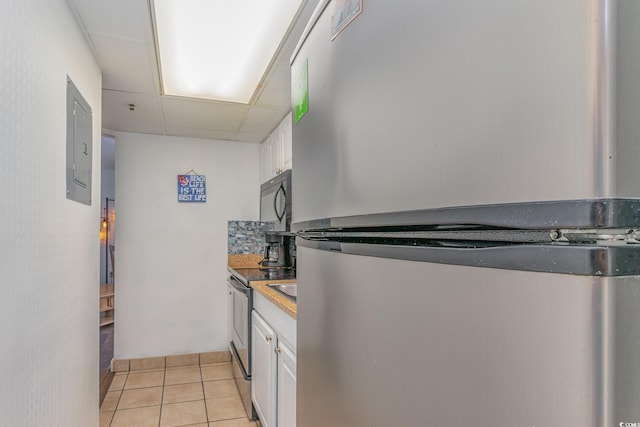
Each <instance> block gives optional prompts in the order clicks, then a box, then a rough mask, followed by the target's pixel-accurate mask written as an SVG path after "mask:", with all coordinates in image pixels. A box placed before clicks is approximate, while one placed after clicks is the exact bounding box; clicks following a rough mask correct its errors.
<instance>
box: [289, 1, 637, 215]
mask: <svg viewBox="0 0 640 427" xmlns="http://www.w3.org/2000/svg"><path fill="white" fill-rule="evenodd" d="M326 3H327V1H326V0H322V1H321V5H324V4H326ZM348 3H351V2H348ZM344 4H345V2H344V1H340V2H336V1H330V2H328V5H327V6H326V8H325V9H324V11H323V13H321V14H320V16H319V18H318V20H317V21H316V22H315V25H313V26H311V25H310V26H309V28H310V29H311V30H310V32H309V34H308V36H305V38H304V39H303V40H304V42H303V43H301V45H300V49H299V50H298V52H297V53H296V55H295V58H294V60H293V63H292V68H291V71H292V84H293V86H292V94H293V95H292V96H294V105H295V99H296V91H298V92H299V91H300V90H303V91H304V87H307V86H308V97H307V98H308V111H307V112H306V114H305V115H304V116H302V117H301V119H300V120H299V121H298V122H297V123H295V124H294V127H293V141H294V142H293V164H295V168H294V171H293V174H294V182H293V192H294V194H295V200H294V202H293V203H294V208H293V222H300V221H307V220H312V219H318V218H330V217H336V216H346V215H360V214H366V213H378V212H396V211H406V210H414V209H426V208H438V207H447V206H467V205H477V204H494V203H514V202H530V201H547V200H568V199H592V198H613V197H638V196H640V186H638V185H637V183H638V182H640V168H638V167H637V165H638V164H639V162H640V150H638V149H637V146H638V144H637V136H638V135H639V134H640V121H639V120H637V117H639V116H640V84H639V83H638V82H639V80H638V78H637V76H638V75H640V37H638V36H637V34H638V31H640V19H639V17H640V2H637V1H584V0H564V1H560V2H559V1H556V0H538V1H525V2H523V1H512V0H483V1H475V0H448V1H440V0H406V1H403V2H402V3H398V2H393V1H385V0H367V1H366V2H365V4H364V6H363V12H362V14H361V15H359V16H358V17H356V18H355V19H354V20H353V22H351V24H350V25H348V26H347V27H346V28H345V29H344V30H343V31H342V32H341V33H340V34H339V35H338V36H337V37H336V38H335V39H334V40H332V39H331V30H330V29H331V27H332V17H334V16H335V14H336V7H337V6H338V5H344ZM305 67H307V71H306V72H304V70H305ZM301 76H306V79H307V81H305V80H304V77H301ZM301 87H302V88H303V89H300V88H301ZM614 112H615V114H614Z"/></svg>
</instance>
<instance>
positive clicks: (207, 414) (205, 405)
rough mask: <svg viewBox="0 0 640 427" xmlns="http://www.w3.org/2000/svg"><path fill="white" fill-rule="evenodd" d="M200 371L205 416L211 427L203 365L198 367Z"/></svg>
mask: <svg viewBox="0 0 640 427" xmlns="http://www.w3.org/2000/svg"><path fill="white" fill-rule="evenodd" d="M198 371H199V372H200V385H201V386H202V399H204V414H205V416H206V418H207V419H206V422H207V426H209V407H208V406H207V395H206V394H205V391H204V377H203V376H202V365H198Z"/></svg>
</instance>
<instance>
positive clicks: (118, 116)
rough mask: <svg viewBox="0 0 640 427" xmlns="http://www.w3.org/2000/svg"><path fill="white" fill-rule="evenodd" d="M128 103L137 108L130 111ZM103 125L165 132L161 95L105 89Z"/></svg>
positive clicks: (132, 130) (103, 95) (121, 128)
mask: <svg viewBox="0 0 640 427" xmlns="http://www.w3.org/2000/svg"><path fill="white" fill-rule="evenodd" d="M128 104H135V110H134V111H130V110H129V106H128ZM102 127H103V128H105V129H111V130H115V131H123V132H139V133H154V134H164V127H163V124H162V111H161V109H160V100H159V97H158V96H156V95H142V94H138V93H129V92H118V91H113V90H103V91H102Z"/></svg>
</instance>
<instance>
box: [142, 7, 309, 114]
mask: <svg viewBox="0 0 640 427" xmlns="http://www.w3.org/2000/svg"><path fill="white" fill-rule="evenodd" d="M302 2H303V0H153V2H152V3H153V6H154V18H155V24H156V34H157V45H158V53H159V55H160V64H161V67H160V68H161V75H162V84H163V92H164V94H166V95H174V96H186V97H192V98H206V99H215V100H221V101H230V102H240V103H245V104H246V103H249V101H250V100H251V97H252V96H253V94H254V93H255V91H256V89H257V88H258V85H259V84H260V81H261V80H262V78H263V76H264V74H265V72H266V70H267V68H268V67H269V64H270V63H271V61H272V59H273V56H274V55H275V54H276V52H277V50H278V48H279V46H280V44H281V42H282V40H283V38H284V37H285V36H286V35H287V32H288V30H289V27H290V25H291V23H292V21H293V19H294V18H295V17H296V14H297V13H298V10H299V8H300V5H301V3H302Z"/></svg>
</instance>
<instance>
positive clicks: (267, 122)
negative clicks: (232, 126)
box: [240, 106, 289, 139]
mask: <svg viewBox="0 0 640 427" xmlns="http://www.w3.org/2000/svg"><path fill="white" fill-rule="evenodd" d="M288 111H289V110H283V109H277V108H263V107H259V106H254V107H252V108H251V109H250V110H249V112H248V113H247V116H246V118H245V121H244V123H243V125H242V127H241V128H240V131H241V132H250V133H256V132H257V133H261V132H262V133H264V138H262V139H265V138H266V137H267V136H268V134H269V133H270V132H271V131H272V130H273V129H275V128H276V127H277V126H278V124H279V123H280V122H281V121H282V119H283V117H284V116H285V115H286V114H287V113H288Z"/></svg>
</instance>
